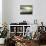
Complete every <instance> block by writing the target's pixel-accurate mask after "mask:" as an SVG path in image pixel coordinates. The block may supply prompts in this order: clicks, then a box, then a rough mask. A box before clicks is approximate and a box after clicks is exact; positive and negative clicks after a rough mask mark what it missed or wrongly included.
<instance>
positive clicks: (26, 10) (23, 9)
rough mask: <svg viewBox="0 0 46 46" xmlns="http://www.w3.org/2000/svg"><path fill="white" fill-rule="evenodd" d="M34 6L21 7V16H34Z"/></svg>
mask: <svg viewBox="0 0 46 46" xmlns="http://www.w3.org/2000/svg"><path fill="white" fill-rule="evenodd" d="M32 12H33V8H32V5H20V14H32Z"/></svg>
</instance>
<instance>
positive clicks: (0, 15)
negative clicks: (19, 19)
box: [0, 0, 2, 27]
mask: <svg viewBox="0 0 46 46" xmlns="http://www.w3.org/2000/svg"><path fill="white" fill-rule="evenodd" d="M0 27H2V0H0Z"/></svg>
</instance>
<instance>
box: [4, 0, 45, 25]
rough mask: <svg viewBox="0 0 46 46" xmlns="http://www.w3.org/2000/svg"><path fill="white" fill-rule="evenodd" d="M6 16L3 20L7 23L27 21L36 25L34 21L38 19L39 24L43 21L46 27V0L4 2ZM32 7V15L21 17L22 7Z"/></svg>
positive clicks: (7, 0)
mask: <svg viewBox="0 0 46 46" xmlns="http://www.w3.org/2000/svg"><path fill="white" fill-rule="evenodd" d="M4 2H5V3H4V16H5V17H4V16H3V18H4V19H3V20H4V21H6V22H7V23H12V22H14V23H15V22H17V23H18V22H22V21H23V20H26V21H27V22H28V23H29V24H31V23H34V19H37V21H38V24H40V22H41V21H43V22H44V25H46V24H45V23H46V19H45V18H46V5H45V4H46V0H17V1H16V0H4ZM22 4H24V5H28V4H29V5H30V4H31V5H32V6H33V14H32V15H20V5H22Z"/></svg>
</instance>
